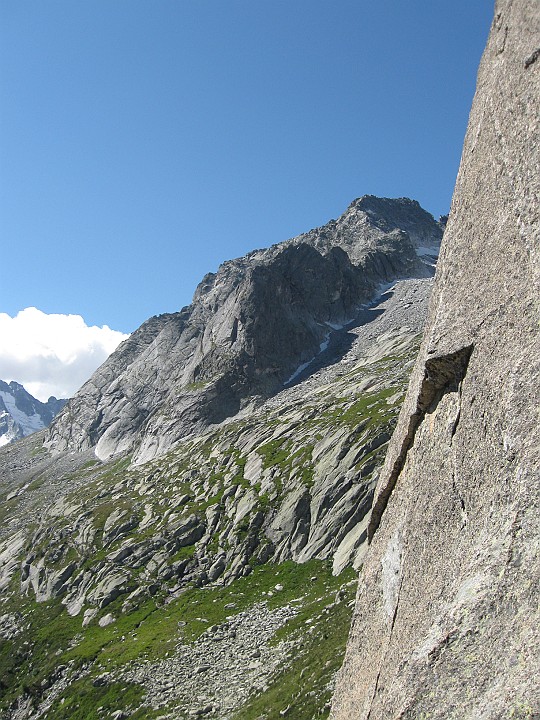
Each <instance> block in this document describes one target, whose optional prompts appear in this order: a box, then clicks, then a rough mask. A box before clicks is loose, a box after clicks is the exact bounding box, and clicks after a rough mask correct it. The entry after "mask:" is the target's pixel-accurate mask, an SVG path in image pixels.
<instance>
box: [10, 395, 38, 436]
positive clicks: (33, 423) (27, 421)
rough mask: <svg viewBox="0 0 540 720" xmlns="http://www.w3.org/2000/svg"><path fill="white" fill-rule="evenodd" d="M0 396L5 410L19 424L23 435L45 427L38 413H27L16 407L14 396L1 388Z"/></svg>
mask: <svg viewBox="0 0 540 720" xmlns="http://www.w3.org/2000/svg"><path fill="white" fill-rule="evenodd" d="M0 398H2V400H3V401H4V405H5V406H6V410H7V411H8V413H9V414H10V415H11V417H12V418H13V420H14V422H15V423H17V425H19V427H20V428H21V430H22V431H23V434H24V436H25V437H26V435H30V434H31V433H33V432H36V431H37V430H42V429H43V428H44V427H45V423H44V422H43V420H42V419H41V417H40V415H38V414H37V413H34V414H33V415H27V414H26V413H24V412H23V411H22V410H20V409H19V408H18V407H17V404H16V402H15V398H14V397H13V395H10V394H9V393H7V392H4V391H3V390H0Z"/></svg>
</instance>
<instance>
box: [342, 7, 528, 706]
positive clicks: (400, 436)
mask: <svg viewBox="0 0 540 720" xmlns="http://www.w3.org/2000/svg"><path fill="white" fill-rule="evenodd" d="M539 91H540V6H539V4H538V2H537V1H536V0H498V2H497V5H496V11H495V18H494V21H493V26H492V29H491V34H490V37H489V41H488V45H487V48H486V51H485V53H484V56H483V59H482V62H481V66H480V70H479V74H478V85H477V91H476V96H475V99H474V104H473V108H472V111H471V116H470V121H469V127H468V131H467V136H466V139H465V145H464V150H463V156H462V161H461V167H460V171H459V177H458V180H457V185H456V189H455V194H454V199H453V203H452V210H451V213H450V217H449V221H448V226H447V231H446V234H445V238H444V241H443V248H442V252H441V259H440V261H439V262H440V264H439V266H438V269H437V276H436V283H435V290H434V294H433V296H432V299H431V305H430V311H429V317H428V323H427V328H426V331H425V336H424V340H423V344H422V348H421V351H420V354H419V357H418V360H417V363H416V366H415V370H414V372H413V376H412V380H411V383H410V387H409V390H408V394H407V397H406V400H405V403H404V406H403V408H402V411H401V415H400V418H399V422H398V426H397V429H396V432H395V434H394V436H393V439H392V442H391V445H390V448H389V451H388V454H387V458H386V461H385V465H384V469H383V472H382V474H381V477H380V480H379V483H378V486H377V490H376V495H375V505H374V510H373V515H372V518H371V521H370V528H369V534H370V536H371V538H372V542H371V546H370V548H369V551H368V554H367V557H366V559H365V564H364V566H363V568H362V572H361V576H360V584H359V590H358V596H357V603H356V610H355V615H354V622H353V627H352V631H351V635H350V639H349V644H348V648H347V656H346V661H345V664H344V667H343V670H342V673H341V679H340V682H339V684H338V688H337V692H336V695H335V700H334V705H333V711H332V715H331V716H332V717H333V718H334V720H345V719H347V720H348V719H351V718H354V720H361V719H367V718H369V719H370V720H377V719H378V718H380V719H381V720H383V719H384V720H390V719H392V718H396V719H397V718H401V719H405V718H407V719H411V720H412V719H413V718H415V719H416V720H418V719H419V718H430V719H432V720H435V718H441V719H442V718H444V719H445V720H448V719H449V718H456V719H457V718H459V719H462V718H478V719H479V718H485V719H486V720H487V719H488V718H489V719H491V718H536V717H540V613H539V607H540V586H539V578H540V553H539V548H540V527H539V520H538V519H539V517H540V454H539V445H538V408H539V407H540V362H539V358H540V353H539V350H540V344H539V320H540V308H539V297H540V230H539V225H540V223H539V221H540V214H539V207H540V204H539V200H540V171H539V170H540V168H539V149H540V114H539V112H538V110H539V100H540V92H539Z"/></svg>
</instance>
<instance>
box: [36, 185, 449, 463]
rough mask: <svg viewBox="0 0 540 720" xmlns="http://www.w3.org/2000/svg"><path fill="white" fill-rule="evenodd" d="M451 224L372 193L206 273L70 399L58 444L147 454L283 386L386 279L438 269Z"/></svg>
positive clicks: (53, 441) (54, 443) (53, 440)
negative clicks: (316, 224) (445, 228)
mask: <svg viewBox="0 0 540 720" xmlns="http://www.w3.org/2000/svg"><path fill="white" fill-rule="evenodd" d="M441 237H442V226H441V224H439V223H436V222H435V221H434V219H433V218H432V216H431V215H429V213H427V212H426V211H424V210H423V209H422V208H421V207H420V206H419V205H418V203H417V202H415V201H412V200H408V199H405V198H401V199H398V200H388V199H381V198H374V197H373V196H365V197H363V198H360V199H359V200H356V201H355V202H353V203H352V204H351V205H350V207H349V208H348V210H347V211H346V212H345V213H344V215H342V216H341V217H340V218H339V219H338V220H336V221H334V220H332V221H330V222H329V223H328V224H327V225H325V226H324V227H322V228H318V229H316V230H312V231H311V232H309V233H306V234H304V235H301V236H299V237H297V238H294V239H293V240H289V241H287V242H285V243H281V244H279V245H275V246H273V247H271V248H269V249H267V250H257V251H254V252H252V253H250V254H249V255H247V256H246V257H244V258H240V259H237V260H232V261H230V262H226V263H224V264H223V265H222V266H221V267H220V268H219V270H218V272H217V273H216V274H215V275H214V274H209V275H207V276H206V277H205V278H204V279H203V281H202V282H201V283H200V285H199V287H198V288H197V290H196V292H195V295H194V298H193V303H192V305H190V306H189V307H186V308H184V309H183V310H182V311H180V312H178V313H174V314H169V315H161V316H158V317H154V318H151V319H150V320H148V321H147V322H146V323H144V324H143V325H142V326H141V328H139V330H137V331H136V332H135V333H133V335H132V336H131V337H130V338H129V339H128V340H126V341H125V342H124V343H122V345H121V346H120V347H119V348H118V350H117V351H116V352H115V353H113V355H112V356H111V357H110V358H109V359H108V360H107V361H106V362H105V363H104V365H103V366H102V367H101V368H100V369H99V370H98V371H97V372H96V373H95V374H94V376H93V377H92V378H91V379H90V381H89V382H88V383H86V385H84V386H83V388H81V390H80V391H79V392H78V393H77V395H76V396H75V397H74V398H73V399H72V400H71V401H70V403H69V404H68V406H67V407H66V409H65V410H64V412H63V413H62V414H61V416H60V417H59V418H58V419H57V421H56V422H55V423H54V426H53V427H52V428H51V430H50V433H49V439H48V445H49V447H50V448H51V449H56V450H64V449H67V448H73V449H85V448H89V447H93V448H95V452H96V455H97V456H98V457H99V458H101V459H109V458H111V457H114V456H116V455H118V454H121V453H122V452H127V451H129V452H133V451H134V452H135V459H136V461H137V462H144V461H147V460H150V459H152V458H153V457H155V456H156V455H159V454H162V453H163V452H165V451H167V450H168V449H169V448H170V447H172V446H173V444H174V443H175V442H176V441H177V440H179V439H180V438H182V437H185V436H186V435H189V434H191V433H193V432H198V431H201V430H202V429H204V428H205V427H208V426H209V425H212V424H216V423H221V422H223V421H224V420H225V419H226V418H229V417H232V416H235V415H236V414H237V413H238V412H240V411H241V410H243V409H244V408H246V407H247V406H248V405H255V404H258V403H260V402H262V401H264V400H265V399H267V398H268V397H271V396H272V395H273V394H275V393H276V392H278V391H279V390H280V389H281V388H282V387H283V385H284V384H286V383H287V380H289V378H291V377H292V376H293V375H294V373H295V372H296V371H297V369H298V368H299V367H300V366H302V365H305V364H306V363H308V362H310V361H311V360H312V359H313V358H314V357H316V356H317V355H318V354H319V352H320V351H321V349H323V348H324V347H326V344H327V342H328V341H329V339H330V337H331V335H332V332H333V328H334V327H336V326H342V325H343V324H344V323H346V322H348V321H350V320H351V319H353V318H354V317H355V315H356V313H357V312H358V310H359V308H360V306H361V305H362V304H363V303H366V302H368V301H369V300H371V299H372V298H373V297H374V296H375V295H376V293H377V288H378V287H379V286H380V285H381V284H383V283H388V282H391V281H392V280H395V279H398V278H400V277H401V278H403V277H429V276H431V275H432V274H433V258H434V257H435V258H436V256H437V253H438V248H439V244H440V239H441Z"/></svg>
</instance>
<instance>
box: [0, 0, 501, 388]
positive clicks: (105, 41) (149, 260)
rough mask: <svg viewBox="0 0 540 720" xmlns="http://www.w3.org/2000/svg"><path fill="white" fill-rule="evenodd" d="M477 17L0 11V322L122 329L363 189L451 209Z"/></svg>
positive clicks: (343, 9)
mask: <svg viewBox="0 0 540 720" xmlns="http://www.w3.org/2000/svg"><path fill="white" fill-rule="evenodd" d="M492 12H493V4H492V2H486V1H485V0H477V1H475V2H471V0H454V2H453V3H450V4H449V3H448V1H447V0H444V1H443V0H411V2H403V1H402V0H379V1H378V2H372V1H370V2H367V1H364V0H265V1H264V2H263V1H260V0H144V1H141V0H91V1H89V0H47V2H43V0H0V232H1V238H2V246H1V249H2V272H1V276H0V277H1V280H0V313H7V314H8V315H10V316H14V315H15V314H16V313H17V312H18V311H20V310H22V309H24V308H26V307H29V306H35V307H36V308H38V309H39V310H40V311H42V312H43V313H57V314H80V315H81V316H82V317H83V318H84V320H85V322H86V323H88V324H89V325H99V326H101V325H103V324H107V325H109V326H110V327H111V328H113V329H115V330H120V331H122V332H131V331H132V330H134V329H135V328H136V327H137V326H138V325H140V324H141V323H142V322H143V321H144V320H145V319H146V318H148V317H149V316H151V315H154V314H158V313H162V312H172V311H175V310H178V309H180V308H181V307H182V306H183V305H186V304H188V303H189V302H190V301H191V296H192V294H193V291H194V289H195V286H196V284H197V283H198V281H199V280H200V279H201V277H202V276H203V275H204V274H205V273H206V272H208V271H215V270H216V269H217V267H218V265H219V263H220V262H222V261H223V260H226V259H228V258H231V257H236V256H239V255H243V254H244V253H246V252H248V251H249V250H252V249H254V248H258V247H265V246H267V245H270V244H272V243H274V242H278V241H280V240H284V239H286V238H288V237H292V236H294V235H296V234H298V233H300V232H303V231H306V230H309V229H310V228H312V227H315V226H318V225H322V224H324V223H325V222H326V221H327V220H328V219H330V218H332V217H336V216H337V215H339V214H340V213H341V212H343V211H344V210H345V208H346V207H347V205H348V204H349V203H350V202H351V200H353V198H355V197H358V196H360V195H363V194H367V193H369V194H376V195H383V196H387V197H398V196H409V197H413V198H415V199H417V200H419V202H420V203H421V204H422V205H423V206H424V207H425V208H426V209H427V210H429V211H430V212H432V213H433V214H434V215H436V216H438V215H439V214H442V213H445V212H447V211H448V208H449V204H450V199H451V194H452V189H453V185H454V182H455V177H456V173H457V169H458V164H459V158H460V153H461V146H462V142H463V136H464V132H465V128H466V123H467V118H468V113H469V109H470V104H471V100H472V96H473V93H474V85H475V79H476V72H477V67H478V62H479V59H480V56H481V53H482V50H483V48H484V45H485V41H486V38H487V33H488V30H489V25H490V22H491V17H492ZM0 376H1V374H0Z"/></svg>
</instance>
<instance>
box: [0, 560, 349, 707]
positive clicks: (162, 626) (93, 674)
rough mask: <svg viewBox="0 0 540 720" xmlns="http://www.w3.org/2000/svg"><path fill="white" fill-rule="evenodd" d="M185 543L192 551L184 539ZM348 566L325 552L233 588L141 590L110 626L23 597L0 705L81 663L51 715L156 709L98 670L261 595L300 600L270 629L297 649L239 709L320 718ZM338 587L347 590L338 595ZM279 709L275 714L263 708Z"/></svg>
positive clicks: (2, 659) (172, 641) (334, 660)
mask: <svg viewBox="0 0 540 720" xmlns="http://www.w3.org/2000/svg"><path fill="white" fill-rule="evenodd" d="M184 550H185V551H186V552H188V548H184ZM354 575H355V574H354V573H353V572H352V571H351V570H349V571H346V572H344V573H342V575H341V576H339V577H333V576H332V575H331V571H330V566H329V564H328V563H325V562H321V561H310V562H308V563H305V564H303V565H297V564H296V563H293V562H291V561H289V562H286V563H283V564H280V565H273V564H266V565H261V566H257V567H255V568H254V569H253V572H252V573H251V574H250V575H249V576H247V577H244V578H241V579H239V580H237V581H235V582H234V583H232V584H231V585H230V586H229V587H207V588H190V589H188V590H187V591H186V592H185V593H183V594H182V595H180V597H178V598H177V599H176V600H174V601H173V602H170V603H168V604H164V603H163V601H162V598H161V597H158V596H156V597H154V598H151V597H148V596H147V599H146V600H145V601H144V602H143V604H142V605H141V606H140V607H139V608H136V609H134V610H132V611H131V612H130V613H122V612H121V604H122V601H121V599H120V598H119V599H118V600H116V601H115V602H114V603H111V605H109V606H107V608H106V611H105V612H111V613H112V614H113V615H114V616H115V617H116V622H114V623H113V624H111V625H107V626H106V627H100V626H99V625H98V623H97V622H95V621H93V622H92V623H91V624H90V625H88V626H87V627H85V628H82V627H81V617H80V616H78V617H70V616H69V615H68V614H67V613H66V611H65V608H64V607H63V606H62V605H61V604H60V603H59V602H57V601H53V602H48V603H40V604H38V603H35V602H33V601H31V600H28V599H25V600H23V602H22V606H21V605H20V606H19V612H20V613H23V612H24V615H25V617H26V618H27V621H28V623H29V624H28V626H27V627H25V629H24V631H23V632H22V634H21V635H19V636H18V637H17V638H16V639H15V640H13V641H9V642H5V643H3V644H2V646H1V647H0V678H2V680H1V681H0V682H1V685H0V689H1V691H2V692H1V695H0V697H1V699H0V710H2V709H6V707H8V706H9V704H10V702H12V701H13V700H14V699H15V697H17V696H19V695H21V694H26V695H30V696H32V697H35V698H36V699H38V698H40V696H41V694H42V691H43V688H46V687H48V686H49V685H50V682H51V680H50V679H51V678H52V677H55V676H58V667H59V666H63V667H64V668H69V671H70V672H74V671H77V669H79V670H80V671H82V672H83V673H86V674H83V677H80V678H79V679H77V680H76V681H75V682H73V683H72V684H70V685H69V686H68V687H67V689H66V690H65V691H64V692H63V693H62V694H61V696H60V698H59V700H58V701H57V702H55V704H54V705H53V707H52V708H51V709H50V710H49V712H48V715H47V718H48V720H64V718H66V719H67V718H81V720H82V719H83V718H85V719H86V718H89V719H91V718H96V719H97V718H98V717H100V718H102V717H104V716H105V717H107V716H110V713H112V712H114V711H115V710H118V709H126V707H128V706H129V707H130V708H131V709H132V710H133V714H132V715H130V717H133V718H140V719H142V718H152V717H155V715H154V712H153V711H152V710H151V709H149V708H140V709H139V710H136V711H135V709H136V708H137V707H139V706H140V704H141V698H142V689H141V688H139V687H136V686H134V685H131V684H129V683H121V682H117V681H115V682H112V683H107V684H105V683H101V684H100V682H99V681H96V678H97V677H98V676H99V675H101V674H102V673H103V672H105V671H107V672H110V671H114V670H115V669H117V668H121V667H124V666H126V665H128V664H129V663H131V662H133V661H139V662H140V661H145V662H151V661H155V660H157V659H159V658H163V657H165V656H166V655H167V654H169V653H171V652H173V651H174V648H175V645H176V644H177V643H178V642H179V641H180V642H183V643H189V642H194V641H195V640H196V639H197V638H198V637H199V636H200V635H201V633H203V632H204V631H205V630H206V629H207V628H208V627H209V626H210V625H219V624H220V623H222V622H224V621H225V620H226V617H227V616H228V615H230V614H231V613H237V612H241V611H242V610H248V609H249V608H250V607H251V606H252V605H253V604H254V603H257V602H265V603H267V605H268V607H269V608H271V609H272V608H278V607H283V606H285V605H288V604H291V603H292V604H293V605H294V606H295V607H298V610H299V611H298V614H297V615H296V616H295V617H294V618H293V619H292V620H290V621H289V622H288V623H287V625H286V626H284V627H283V628H281V630H279V631H278V633H277V634H276V636H275V638H274V642H279V641H281V640H283V639H287V640H294V641H295V643H296V647H297V651H296V652H295V654H294V655H295V657H294V660H293V661H292V663H291V665H290V666H288V667H285V668H282V669H281V670H280V673H279V675H278V676H277V677H276V678H274V679H273V680H272V682H271V685H270V687H269V689H268V690H267V691H266V692H265V693H264V694H263V695H259V696H258V697H257V698H254V699H253V701H252V702H251V703H250V704H249V705H248V706H247V707H246V708H244V709H243V710H242V711H241V713H240V714H239V715H238V718H239V720H240V718H241V719H242V720H248V718H252V717H253V718H255V717H258V715H257V714H253V713H259V714H260V711H261V708H264V707H265V704H266V703H269V705H266V708H268V707H272V713H273V712H274V710H275V712H276V713H278V711H279V709H280V708H281V709H283V707H285V706H286V705H287V704H290V705H291V707H294V708H295V713H294V715H293V717H295V720H304V718H305V720H309V719H310V718H313V717H319V716H320V713H319V711H320V710H321V708H322V707H323V706H324V703H325V702H326V700H327V699H328V697H329V693H330V688H329V685H328V683H329V682H330V680H331V677H332V674H333V672H334V671H335V670H336V669H337V667H339V665H340V663H341V657H342V654H343V651H344V647H345V642H346V638H347V633H348V627H349V622H350V615H351V608H350V606H349V602H348V601H350V600H352V597H353V594H354V582H352V583H351V580H352V579H353V578H354ZM278 583H279V584H280V585H281V586H283V589H282V590H280V591H276V590H275V589H274V587H275V585H276V584H278ZM271 591H273V594H271ZM339 591H340V592H341V594H342V595H343V599H342V600H341V601H340V602H339V603H334V598H335V596H336V593H337V592H339ZM231 604H233V605H234V610H231ZM102 614H103V613H102ZM308 626H309V630H308V631H307V632H306V628H307V627H308ZM95 681H96V682H95ZM94 682H95V684H94ZM313 688H320V692H317V693H316V694H312V693H311V690H312V689H313ZM283 703H285V705H283ZM321 703H322V704H321ZM100 707H101V708H102V709H101V711H99V712H98V708H100ZM275 716H276V717H279V713H278V714H277V715H275V714H271V715H270V714H269V715H264V716H263V717H268V718H273V717H275ZM321 717H322V715H321Z"/></svg>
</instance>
